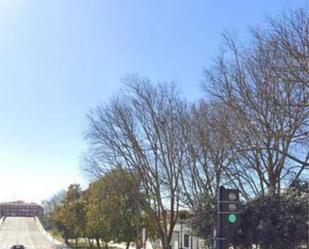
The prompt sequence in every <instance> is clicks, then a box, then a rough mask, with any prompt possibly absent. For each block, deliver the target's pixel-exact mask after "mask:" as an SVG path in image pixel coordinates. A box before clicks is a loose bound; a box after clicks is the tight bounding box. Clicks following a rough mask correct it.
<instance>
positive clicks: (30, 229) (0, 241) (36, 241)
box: [0, 217, 59, 249]
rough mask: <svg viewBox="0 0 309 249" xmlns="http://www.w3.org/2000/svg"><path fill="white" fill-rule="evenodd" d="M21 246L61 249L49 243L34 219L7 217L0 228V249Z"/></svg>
mask: <svg viewBox="0 0 309 249" xmlns="http://www.w3.org/2000/svg"><path fill="white" fill-rule="evenodd" d="M15 244H21V245H24V246H25V248H26V249H39V248H42V249H43V248H44V249H59V246H56V245H55V244H53V243H51V242H50V241H48V239H47V238H46V236H45V235H44V234H42V232H41V231H40V230H39V228H38V225H37V224H36V222H35V220H34V218H32V217H7V218H6V219H5V221H4V222H3V223H2V225H1V226H0V249H9V248H10V247H11V246H12V245H15Z"/></svg>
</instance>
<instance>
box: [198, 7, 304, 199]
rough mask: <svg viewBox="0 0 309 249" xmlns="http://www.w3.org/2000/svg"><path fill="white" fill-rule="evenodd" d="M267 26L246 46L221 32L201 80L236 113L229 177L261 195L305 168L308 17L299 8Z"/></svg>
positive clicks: (219, 99)
mask: <svg viewBox="0 0 309 249" xmlns="http://www.w3.org/2000/svg"><path fill="white" fill-rule="evenodd" d="M268 24H269V26H268V27H266V28H265V29H256V30H254V31H252V36H253V41H252V42H251V43H250V45H248V46H245V47H241V46H240V45H239V44H238V43H237V42H236V41H235V39H233V38H232V37H231V36H230V35H228V34H227V35H225V40H226V44H227V46H226V51H225V53H224V54H223V55H221V56H219V57H218V58H217V61H216V64H215V67H214V68H211V69H210V70H207V71H206V73H205V75H206V80H205V83H204V84H203V88H204V90H205V91H207V92H208V93H210V94H211V95H212V96H214V98H215V99H217V101H221V102H222V103H223V104H224V105H225V108H226V110H227V111H228V112H229V113H230V115H233V116H235V118H234V119H233V122H231V123H230V126H231V127H232V129H233V136H231V137H230V143H231V144H232V145H233V151H234V153H235V156H234V160H233V162H234V163H233V164H231V165H229V167H228V168H227V170H228V171H229V176H230V177H232V178H234V179H233V180H234V181H236V182H238V183H241V182H247V183H250V185H251V186H252V187H253V189H254V191H257V192H259V193H262V194H263V193H266V192H272V193H276V192H280V189H281V188H282V187H283V186H282V184H283V185H286V184H287V183H288V182H289V181H294V180H296V179H297V178H299V177H300V176H301V175H302V174H303V173H304V172H305V171H306V170H308V166H309V163H308V160H309V152H308V144H309V128H308V127H309V104H308V103H309V72H308V48H309V40H308V37H309V36H308V35H309V33H308V16H307V14H306V13H305V12H304V11H303V10H299V11H297V12H294V13H291V14H290V15H289V16H287V15H286V16H284V17H283V18H282V19H280V20H273V19H270V20H269V21H268ZM252 180H253V181H252Z"/></svg>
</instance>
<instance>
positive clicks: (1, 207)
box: [0, 201, 44, 217]
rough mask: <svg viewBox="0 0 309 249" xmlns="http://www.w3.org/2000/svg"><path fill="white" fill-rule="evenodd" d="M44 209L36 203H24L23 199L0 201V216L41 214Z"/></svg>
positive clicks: (32, 215)
mask: <svg viewBox="0 0 309 249" xmlns="http://www.w3.org/2000/svg"><path fill="white" fill-rule="evenodd" d="M43 212H44V209H43V207H42V206H41V205H38V204H36V203H26V202H24V201H14V202H2V203H0V216H1V217H2V216H26V217H34V216H39V217H40V216H42V215H43Z"/></svg>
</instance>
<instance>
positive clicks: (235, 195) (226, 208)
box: [217, 186, 239, 249]
mask: <svg viewBox="0 0 309 249" xmlns="http://www.w3.org/2000/svg"><path fill="white" fill-rule="evenodd" d="M218 205H219V210H218V211H219V212H218V217H219V246H218V247H217V248H219V249H225V248H228V246H227V245H228V242H229V239H230V236H231V235H232V233H233V231H235V228H237V226H238V224H239V190H238V189H227V188H224V187H223V186H221V187H220V192H219V203H218Z"/></svg>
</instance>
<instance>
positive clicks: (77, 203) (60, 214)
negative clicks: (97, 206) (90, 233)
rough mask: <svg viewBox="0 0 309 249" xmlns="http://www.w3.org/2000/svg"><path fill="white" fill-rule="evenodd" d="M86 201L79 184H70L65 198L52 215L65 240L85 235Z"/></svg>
mask: <svg viewBox="0 0 309 249" xmlns="http://www.w3.org/2000/svg"><path fill="white" fill-rule="evenodd" d="M84 210H85V203H84V201H83V198H82V191H81V188H80V186H79V185H78V184H72V185H70V186H69V188H68V190H67V192H66V193H65V198H64V199H63V201H62V202H61V204H60V205H59V206H57V207H56V208H55V210H54V212H53V213H52V214H51V215H50V220H51V222H53V223H54V224H55V226H56V228H57V230H58V231H60V232H61V234H62V235H63V237H64V238H65V240H66V241H67V239H69V238H78V237H82V236H84V231H85V228H84V227H85V213H84Z"/></svg>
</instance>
